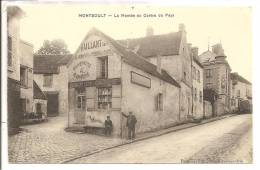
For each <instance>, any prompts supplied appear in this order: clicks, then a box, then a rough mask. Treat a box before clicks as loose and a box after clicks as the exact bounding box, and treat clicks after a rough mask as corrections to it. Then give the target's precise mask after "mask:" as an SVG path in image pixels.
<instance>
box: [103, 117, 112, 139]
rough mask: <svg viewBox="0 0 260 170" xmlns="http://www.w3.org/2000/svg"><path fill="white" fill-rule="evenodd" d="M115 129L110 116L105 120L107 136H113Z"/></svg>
mask: <svg viewBox="0 0 260 170" xmlns="http://www.w3.org/2000/svg"><path fill="white" fill-rule="evenodd" d="M112 128H113V123H112V121H111V120H110V116H107V119H106V120H105V135H106V136H111V131H112Z"/></svg>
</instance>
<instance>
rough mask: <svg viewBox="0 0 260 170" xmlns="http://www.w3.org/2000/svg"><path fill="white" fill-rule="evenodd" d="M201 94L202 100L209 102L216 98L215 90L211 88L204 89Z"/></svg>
mask: <svg viewBox="0 0 260 170" xmlns="http://www.w3.org/2000/svg"><path fill="white" fill-rule="evenodd" d="M203 94H204V95H203V98H204V100H207V101H209V102H210V103H211V104H212V103H214V102H215V101H216V100H217V98H218V94H217V92H216V91H215V90H213V89H204V90H203Z"/></svg>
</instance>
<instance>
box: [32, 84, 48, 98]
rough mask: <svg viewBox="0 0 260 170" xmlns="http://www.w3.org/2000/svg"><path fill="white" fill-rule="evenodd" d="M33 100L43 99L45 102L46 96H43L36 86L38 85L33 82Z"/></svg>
mask: <svg viewBox="0 0 260 170" xmlns="http://www.w3.org/2000/svg"><path fill="white" fill-rule="evenodd" d="M33 98H34V99H43V100H46V99H47V98H46V96H45V94H44V93H43V92H42V90H41V89H40V87H39V86H38V84H37V83H36V82H35V81H33Z"/></svg>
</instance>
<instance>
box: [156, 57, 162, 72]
mask: <svg viewBox="0 0 260 170" xmlns="http://www.w3.org/2000/svg"><path fill="white" fill-rule="evenodd" d="M156 66H157V71H158V72H159V73H160V74H161V73H162V68H161V56H160V55H158V56H157V65H156Z"/></svg>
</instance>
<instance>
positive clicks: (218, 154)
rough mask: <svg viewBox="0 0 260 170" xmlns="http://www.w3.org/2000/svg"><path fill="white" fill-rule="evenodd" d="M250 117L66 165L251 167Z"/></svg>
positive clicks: (182, 131) (156, 139) (112, 150)
mask: <svg viewBox="0 0 260 170" xmlns="http://www.w3.org/2000/svg"><path fill="white" fill-rule="evenodd" d="M252 161H253V158H252V115H251V114H245V115H238V116H233V117H227V118H226V119H222V120H219V121H213V122H210V123H206V124H202V125H199V126H195V127H192V128H186V129H182V130H179V131H176V132H174V133H167V134H164V135H161V136H157V137H153V138H150V139H149V140H140V141H137V142H134V143H131V144H128V145H122V146H119V147H115V148H113V149H107V150H104V151H102V152H99V153H96V154H92V155H89V156H85V157H82V158H79V159H75V160H73V161H70V162H68V163H73V164H75V163H81V164H82V163H185V164H187V163H192V164H194V163H195V164H197V163H209V164H210V163H214V164H215V163H221V164H225V163H234V164H236V163H252Z"/></svg>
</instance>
